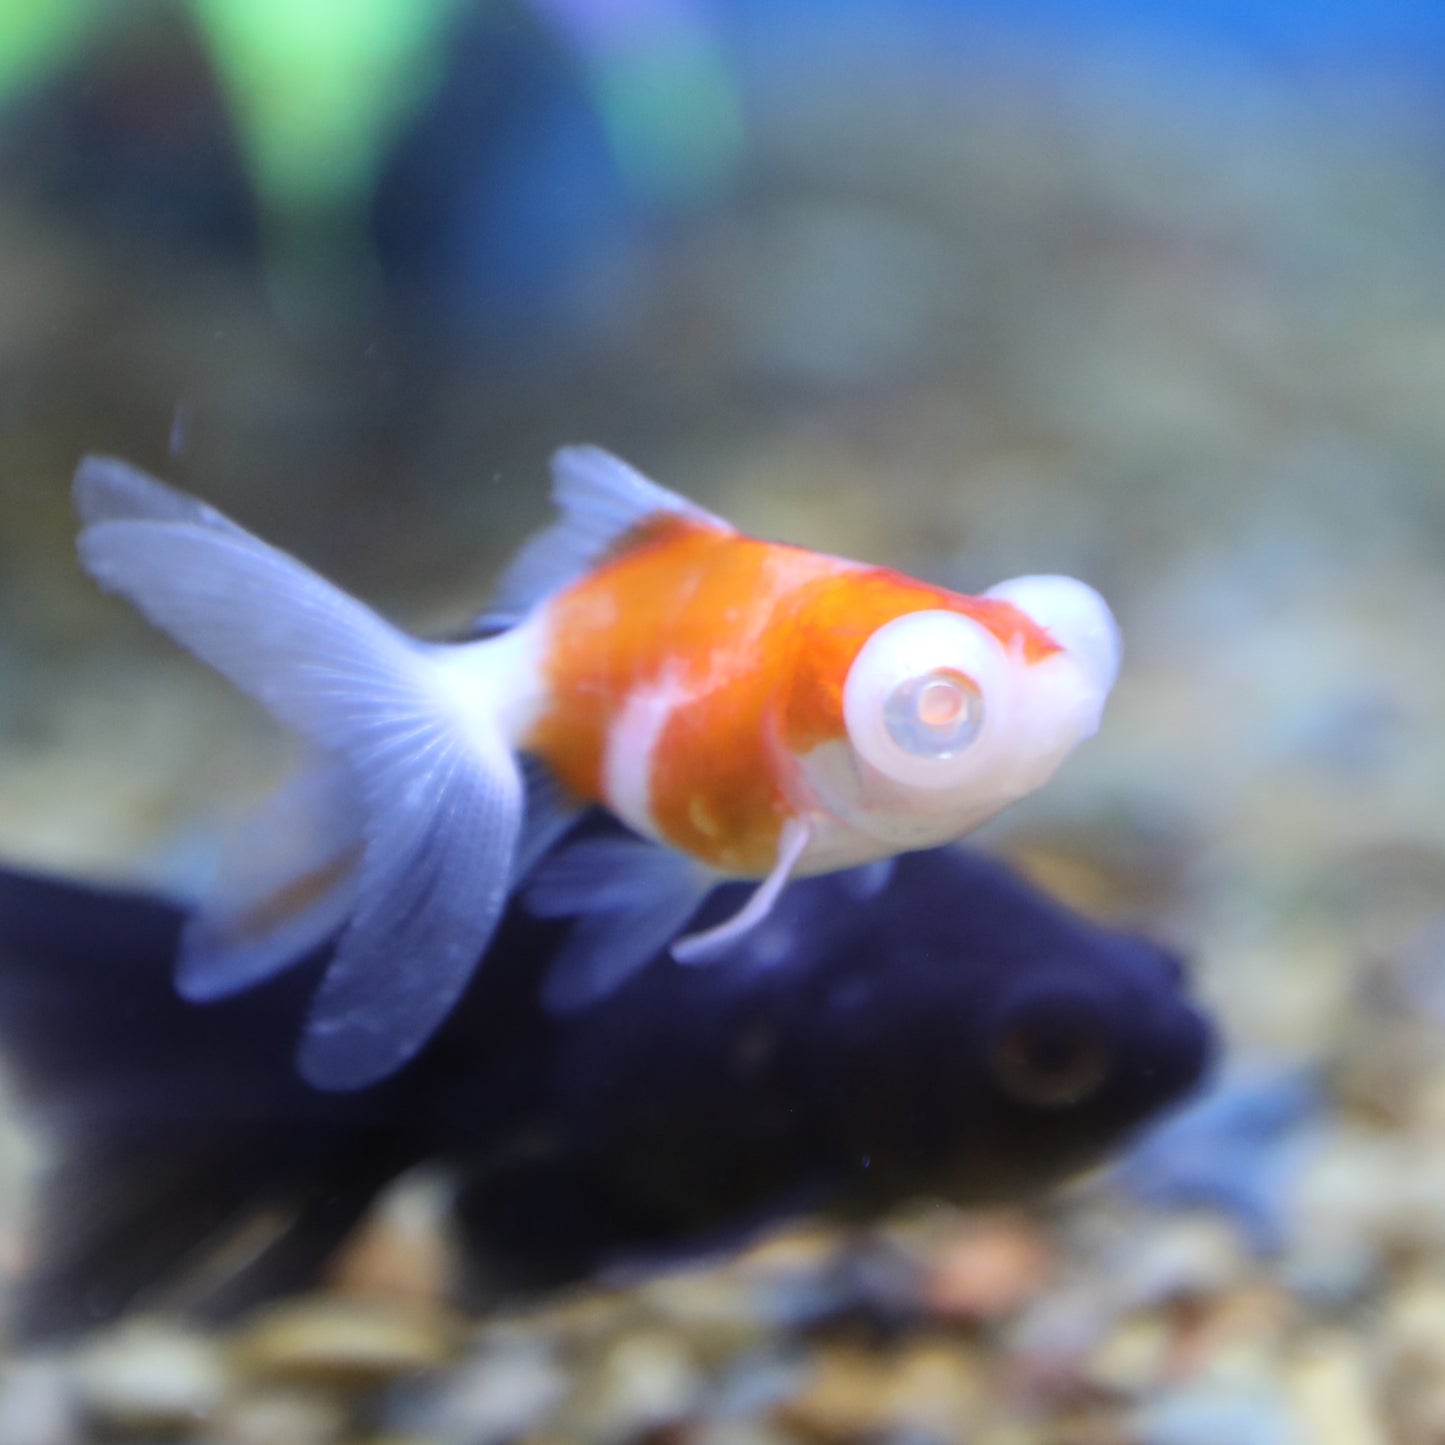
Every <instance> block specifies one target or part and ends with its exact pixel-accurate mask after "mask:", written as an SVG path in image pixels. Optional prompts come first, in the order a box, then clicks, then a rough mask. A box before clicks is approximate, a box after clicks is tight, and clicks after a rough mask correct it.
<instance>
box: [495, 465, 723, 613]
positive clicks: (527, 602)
mask: <svg viewBox="0 0 1445 1445" xmlns="http://www.w3.org/2000/svg"><path fill="white" fill-rule="evenodd" d="M552 500H553V502H555V503H556V505H557V510H558V511H559V512H560V513H561V516H560V517H558V519H557V520H556V521H555V522H554V523H553V524H552V525H551V526H550V527H548V528H547V530H546V531H544V532H539V533H538V534H537V535H536V536H535V537H533V538H532V540H531V541H530V542H527V543H526V544H525V545H524V546H523V547H522V549H521V550H520V551H519V552H518V553H517V555H516V557H515V558H514V559H513V561H512V564H511V566H510V567H508V568H507V570H506V571H505V572H504V573H503V574H502V580H501V582H500V583H499V584H498V586H497V591H496V594H495V596H494V597H493V599H492V604H491V606H490V607H488V609H487V611H486V612H485V613H484V614H483V616H482V617H481V618H479V619H478V624H479V625H485V626H502V625H507V624H510V623H514V622H517V621H519V620H520V619H521V618H522V617H524V616H526V614H527V613H528V612H530V611H531V610H532V609H533V608H534V607H535V606H536V605H537V604H538V603H539V602H543V601H545V600H546V599H547V598H548V597H550V596H551V595H552V594H553V593H554V592H557V591H559V590H560V589H561V588H563V587H566V586H568V585H569V584H571V583H573V582H576V581H577V580H578V579H579V578H581V577H584V576H586V574H587V573H588V572H589V571H590V570H591V569H592V568H593V567H595V566H596V565H597V562H598V560H599V559H600V558H601V557H602V556H603V555H604V554H605V553H606V552H607V550H608V548H610V547H613V546H615V545H616V543H617V542H618V541H619V540H620V539H621V538H623V537H625V536H626V535H627V534H628V533H629V532H631V531H632V530H633V529H634V528H636V527H638V526H639V525H640V524H641V523H643V522H645V521H646V520H647V519H648V518H649V517H655V516H657V515H658V514H659V513H664V514H667V515H670V516H674V517H686V518H688V519H689V520H690V521H694V522H698V523H700V524H701V525H703V526H706V527H716V528H718V529H719V530H721V531H725V532H731V531H733V530H734V528H733V527H732V526H731V525H730V524H729V523H728V522H725V521H724V520H723V519H722V518H721V517H719V516H717V515H716V514H715V513H713V512H709V511H708V510H707V509H706V508H705V507H699V506H698V505H697V504H696V503H695V502H690V501H688V500H687V498H686V497H680V496H678V494H677V493H676V492H670V491H668V490H667V488H666V487H660V486H658V485H657V483H656V482H650V481H648V479H647V478H646V477H644V476H643V475H642V473H641V472H639V471H637V470H636V469H635V468H634V467H630V466H628V465H627V463H626V462H624V461H622V460H621V459H620V458H618V457H615V456H613V455H612V453H611V452H607V451H603V449H602V448H601V447H593V446H574V447H563V448H562V449H561V450H560V451H558V452H556V453H554V454H553V457H552Z"/></svg>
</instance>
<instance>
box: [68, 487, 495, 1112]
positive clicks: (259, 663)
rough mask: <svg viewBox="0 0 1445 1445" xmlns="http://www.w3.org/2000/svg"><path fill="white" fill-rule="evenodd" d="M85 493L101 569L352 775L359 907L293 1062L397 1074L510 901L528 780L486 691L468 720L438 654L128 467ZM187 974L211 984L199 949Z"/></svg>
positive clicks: (320, 1082) (83, 544) (340, 1082)
mask: <svg viewBox="0 0 1445 1445" xmlns="http://www.w3.org/2000/svg"><path fill="white" fill-rule="evenodd" d="M75 492H76V501H77V505H78V507H79V510H80V514H81V517H82V519H83V520H84V522H85V524H86V525H85V527H84V529H83V531H82V533H81V537H80V544H79V545H80V555H81V559H82V561H83V562H84V564H85V566H86V569H87V570H88V571H89V572H90V573H91V575H92V576H93V577H95V579H96V580H97V581H98V582H99V583H100V584H101V585H102V586H103V587H105V588H106V589H107V590H109V591H112V592H118V593H120V594H121V595H122V596H125V597H127V598H129V599H130V600H131V601H132V602H133V603H134V604H135V605H136V606H137V607H138V608H139V609H140V610H141V611H142V612H143V613H144V614H145V615H146V616H147V617H148V618H149V619H150V620H151V621H152V622H153V623H155V625H156V626H157V627H159V628H161V629H162V630H163V631H165V632H167V633H169V634H170V635H171V636H172V637H173V638H175V639H176V640H177V641H178V642H180V643H182V644H183V645H184V646H185V647H187V648H189V649H190V650H191V651H192V652H194V653H195V654H196V655H197V656H198V657H199V658H201V659H202V660H203V661H204V662H207V663H209V664H210V665H211V666H212V667H214V668H215V669H216V670H217V671H218V672H220V673H222V674H223V675H224V676H226V677H228V678H229V679H230V680H231V681H232V682H233V683H234V684H235V685H236V686H237V687H239V688H240V689H241V690H242V691H244V692H247V693H249V694H250V695H251V696H252V697H254V698H255V699H256V700H257V701H258V702H260V703H261V704H263V706H265V707H266V708H267V709H268V710H269V711H270V712H271V713H272V714H273V715H274V716H275V717H277V718H278V719H280V720H281V721H282V722H285V723H287V724H289V725H290V726H291V727H293V728H295V729H296V730H297V731H298V732H300V733H302V734H303V735H305V736H306V737H307V738H309V739H310V740H311V741H312V742H313V743H314V744H316V745H317V746H318V747H320V748H321V749H323V750H324V751H326V752H328V753H331V754H333V755H334V756H336V757H337V758H339V759H340V760H341V762H342V763H344V764H345V766H346V767H347V769H349V771H350V773H351V774H352V775H353V777H354V779H355V784H356V788H357V792H358V797H359V800H360V811H361V817H362V839H363V846H362V852H361V857H360V861H359V863H358V864H357V870H356V894H355V896H356V898H357V900H358V902H357V906H356V910H355V912H354V913H353V914H352V917H351V920H350V923H349V925H348V926H347V929H346V932H345V933H344V934H343V936H342V939H341V942H340V944H339V946H338V948H337V951H336V955H335V958H334V959H333V961H332V963H331V966H330V969H329V970H328V972H327V974H326V977H325V978H324V980H323V981H322V984H321V987H320V989H319V991H318V993H317V997H316V1003H315V1006H314V1009H313V1011H312V1015H311V1018H310V1020H309V1022H308V1025H307V1031H306V1037H305V1039H304V1040H303V1042H302V1045H301V1052H300V1067H301V1071H302V1073H303V1074H304V1075H305V1077H306V1078H307V1079H308V1080H310V1082H312V1083H313V1084H315V1085H316V1086H317V1087H319V1088H326V1089H347V1088H359V1087H361V1086H363V1085H365V1084H369V1083H372V1082H374V1081H375V1080H377V1079H380V1078H382V1077H384V1076H385V1075H386V1074H388V1073H390V1072H392V1071H393V1070H394V1069H396V1068H398V1067H400V1065H401V1064H403V1063H405V1062H406V1060H407V1059H409V1058H410V1057H411V1056H412V1055H413V1054H414V1053H415V1052H416V1051H417V1049H419V1048H420V1047H421V1045H422V1044H423V1043H424V1042H425V1041H426V1039H427V1038H428V1037H429V1036H430V1035H431V1033H432V1032H433V1031H434V1030H435V1029H436V1027H437V1026H438V1024H440V1023H441V1021H442V1020H443V1019H444V1018H445V1017H446V1015H447V1013H448V1012H449V1011H450V1009H451V1007H452V1005H453V1003H454V1002H455V1001H456V999H457V998H458V996H459V995H460V994H461V992H462V990H463V989H464V988H465V986H466V983H467V981H468V979H469V978H470V976H471V973H472V971H473V969H474V968H475V967H476V965H477V963H478V962H479V960H480V959H481V956H482V953H483V951H484V950H485V948H486V945H487V941H488V940H489V938H490V937H491V934H492V931H493V929H494V927H495V925H496V922H497V919H498V917H499V916H500V914H501V911H502V908H503V905H504V904H505V901H506V890H507V883H508V879H509V877H510V874H511V868H512V859H513V852H514V849H515V845H516V841H517V837H518V832H519V828H520V824H521V814H522V780H521V776H520V773H519V771H518V767H517V763H516V760H515V758H514V757H513V755H512V753H511V750H510V748H509V747H508V745H507V742H506V740H505V739H504V738H503V737H502V735H501V732H500V729H499V728H497V727H496V726H488V725H487V701H488V700H487V699H485V698H478V699H469V700H468V702H469V704H470V705H469V706H468V708H467V711H466V714H465V715H463V714H462V711H461V708H460V705H459V701H458V695H457V687H456V683H455V680H454V678H452V677H450V676H448V675H446V672H445V669H443V668H441V667H439V666H438V665H437V661H436V650H435V649H433V648H431V647H428V646H426V645H424V644H421V643H418V642H415V641H413V640H412V639H410V638H408V637H406V636H405V635H404V634H402V633H401V632H399V631H397V630H396V629H395V628H394V627H392V626H391V625H390V624H389V623H387V622H385V621H383V620H382V619H381V618H380V617H378V616H377V615H376V614H375V613H374V612H372V611H371V610H370V609H369V608H367V607H365V606H363V605H362V604H361V603H359V602H357V601H356V600H355V599H353V598H351V597H348V596H347V595H346V594H345V593H344V592H342V591H340V590H339V589H338V588H336V587H333V586H332V585H331V584H330V583H329V582H326V581H325V580H324V579H322V578H321V577H319V576H317V575H316V573H314V572H312V571H310V570H309V569H308V568H306V567H304V566H303V565H302V564H301V563H300V562H298V561H296V559H295V558H293V557H290V556H288V555H287V554H286V553H284V552H281V551H278V550H277V549H276V548H274V547H270V546H268V545H267V544H266V543H264V542H262V541H260V540H259V539H258V538H256V537H253V536H252V535H251V534H250V533H248V532H246V531H244V530H243V529H242V528H240V527H238V526H236V525H235V523H233V522H231V521H229V520H228V519H226V518H225V517H223V516H222V515H221V514H220V513H219V512H216V511H213V510H212V509H211V508H209V507H206V506H204V505H203V504H201V503H199V502H196V501H194V500H193V499H192V498H190V497H187V496H185V495H184V494H182V493H179V492H176V491H173V490H172V489H170V488H169V487H166V486H164V485H163V484H161V483H160V482H157V481H155V480H153V479H152V478H150V477H147V476H145V475H144V474H143V473H141V472H138V471H136V470H135V469H133V468H131V467H128V466H126V465H125V464H124V463H123V462H117V461H113V460H108V459H99V458H91V459H87V460H86V461H84V462H82V463H81V466H80V470H79V471H78V472H77V474H76V479H75ZM496 701H497V702H499V703H500V701H502V700H501V699H497V700H496ZM219 968H220V965H219V964H218V969H219ZM188 982H189V984H190V987H191V990H192V991H193V992H194V993H197V994H200V993H204V992H206V991H207V988H206V984H205V966H204V961H203V960H198V959H195V958H192V959H191V960H190V962H189V965H188ZM212 991H215V990H214V989H213V990H212Z"/></svg>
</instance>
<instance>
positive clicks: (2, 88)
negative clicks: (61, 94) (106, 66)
mask: <svg viewBox="0 0 1445 1445" xmlns="http://www.w3.org/2000/svg"><path fill="white" fill-rule="evenodd" d="M104 8H106V0H0V102H4V101H6V100H8V99H10V97H11V96H12V95H14V94H15V93H16V92H18V91H21V90H24V89H25V88H26V87H28V86H32V85H37V84H39V83H41V82H43V81H44V80H45V79H46V77H47V76H48V75H49V74H50V73H51V72H52V71H54V70H56V69H58V68H59V67H60V66H62V65H63V64H65V62H66V61H67V60H68V59H69V58H70V55H71V53H72V52H73V51H74V50H75V49H76V48H77V47H78V46H79V45H80V43H81V41H82V40H83V39H84V38H85V36H86V35H87V34H88V32H89V31H90V29H91V26H92V25H93V23H94V21H95V20H96V18H97V17H98V16H99V14H100V12H101V10H102V9H104Z"/></svg>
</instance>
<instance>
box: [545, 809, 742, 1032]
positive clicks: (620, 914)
mask: <svg viewBox="0 0 1445 1445" xmlns="http://www.w3.org/2000/svg"><path fill="white" fill-rule="evenodd" d="M716 881H717V880H716V878H715V877H714V876H713V875H712V874H711V873H709V872H708V871H707V870H706V869H704V868H703V867H701V866H700V865H699V864H697V863H695V862H694V861H693V860H692V859H690V858H688V857H686V856H685V855H684V854H681V853H676V852H674V851H673V850H672V849H670V848H664V847H660V846H659V845H657V844H655V843H648V842H645V841H644V840H643V839H641V838H626V837H618V838H585V839H582V840H581V841H580V842H578V843H575V844H573V845H572V846H571V847H569V848H564V849H563V850H562V851H561V852H560V853H557V854H555V855H554V856H553V857H551V858H549V859H548V860H547V861H546V863H544V864H543V865H542V867H541V868H540V869H538V871H537V873H536V875H535V877H534V878H533V880H532V883H531V885H530V887H529V888H528V890H527V893H526V902H527V907H528V909H529V910H530V911H531V912H533V913H534V914H536V915H538V916H539V917H542V918H570V917H574V916H575V917H576V919H577V921H576V922H575V923H574V924H573V926H572V930H571V932H570V933H569V934H568V935H567V938H566V940H565V941H564V942H563V944H562V947H561V948H560V949H559V950H558V951H557V953H556V954H555V955H554V957H553V959H552V963H551V966H550V967H549V969H548V972H547V978H546V981H545V983H544V984H543V987H542V1001H543V1003H544V1004H545V1005H546V1006H547V1008H548V1009H549V1010H550V1011H551V1012H553V1013H558V1014H567V1013H575V1012H576V1011H578V1010H579V1009H583V1008H586V1007H587V1006H588V1005H589V1004H593V1003H596V1002H597V1001H598V1000H600V999H603V998H605V997H606V996H607V995H608V994H610V993H612V992H613V991H614V990H615V989H617V988H620V987H621V986H622V984H623V983H625V982H626V981H627V980H628V979H629V978H630V977H631V976H632V975H633V974H634V973H636V972H637V970H638V969H640V968H642V967H643V966H644V965H645V964H647V963H650V962H651V961H652V959H654V958H656V957H657V956H658V955H659V954H661V953H663V952H665V951H666V949H667V946H668V945H669V944H670V943H671V942H672V940H673V939H674V938H676V937H677V934H678V932H679V931H680V930H681V929H682V928H684V927H685V926H686V925H687V922H688V920H689V919H690V918H691V917H692V916H693V914H694V913H696V912H697V910H698V908H699V907H701V905H702V903H703V900H704V899H705V898H706V897H707V895H708V894H709V893H710V892H711V891H712V888H713V886H714V884H715V883H716Z"/></svg>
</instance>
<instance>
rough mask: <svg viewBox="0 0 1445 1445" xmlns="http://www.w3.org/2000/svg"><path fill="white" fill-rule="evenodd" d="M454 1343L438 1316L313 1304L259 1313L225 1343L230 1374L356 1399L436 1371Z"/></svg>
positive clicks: (336, 1302)
mask: <svg viewBox="0 0 1445 1445" xmlns="http://www.w3.org/2000/svg"><path fill="white" fill-rule="evenodd" d="M454 1343H455V1342H454V1339H453V1331H452V1329H451V1328H449V1326H448V1324H447V1323H446V1322H445V1321H444V1320H443V1319H441V1318H439V1317H436V1316H429V1315H420V1314H407V1313H402V1312H398V1311H394V1310H386V1309H382V1308H379V1307H377V1306H374V1305H372V1306H368V1305H364V1304H361V1303H359V1302H357V1301H355V1300H347V1299H344V1298H336V1299H327V1298H321V1297H318V1298H309V1299H301V1300H293V1301H288V1302H286V1303H284V1304H280V1305H276V1306H273V1307H272V1308H270V1309H267V1310H264V1311H262V1312H261V1313H260V1314H258V1315H257V1316H255V1317H253V1318H252V1319H251V1320H250V1321H249V1322H248V1323H247V1324H246V1325H244V1326H243V1327H242V1328H241V1329H239V1330H238V1331H237V1332H236V1333H235V1335H233V1336H232V1338H231V1341H230V1351H231V1358H232V1360H233V1361H234V1363H235V1365H236V1367H237V1368H238V1370H240V1371H243V1372H244V1373H245V1374H247V1375H250V1376H252V1377H255V1378H258V1379H265V1380H274V1381H284V1382H288V1383H294V1384H298V1385H309V1386H314V1387H316V1388H320V1389H335V1390H342V1391H357V1392H361V1391H365V1390H368V1389H371V1388H374V1387H376V1386H380V1385H384V1384H387V1383H389V1382H390V1381H392V1380H394V1379H396V1378H397V1377H399V1376H401V1375H407V1374H411V1373H414V1372H425V1371H430V1370H436V1369H439V1368H441V1367H442V1366H443V1365H445V1364H446V1363H447V1362H448V1361H449V1360H450V1359H451V1357H452V1354H453V1348H454Z"/></svg>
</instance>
